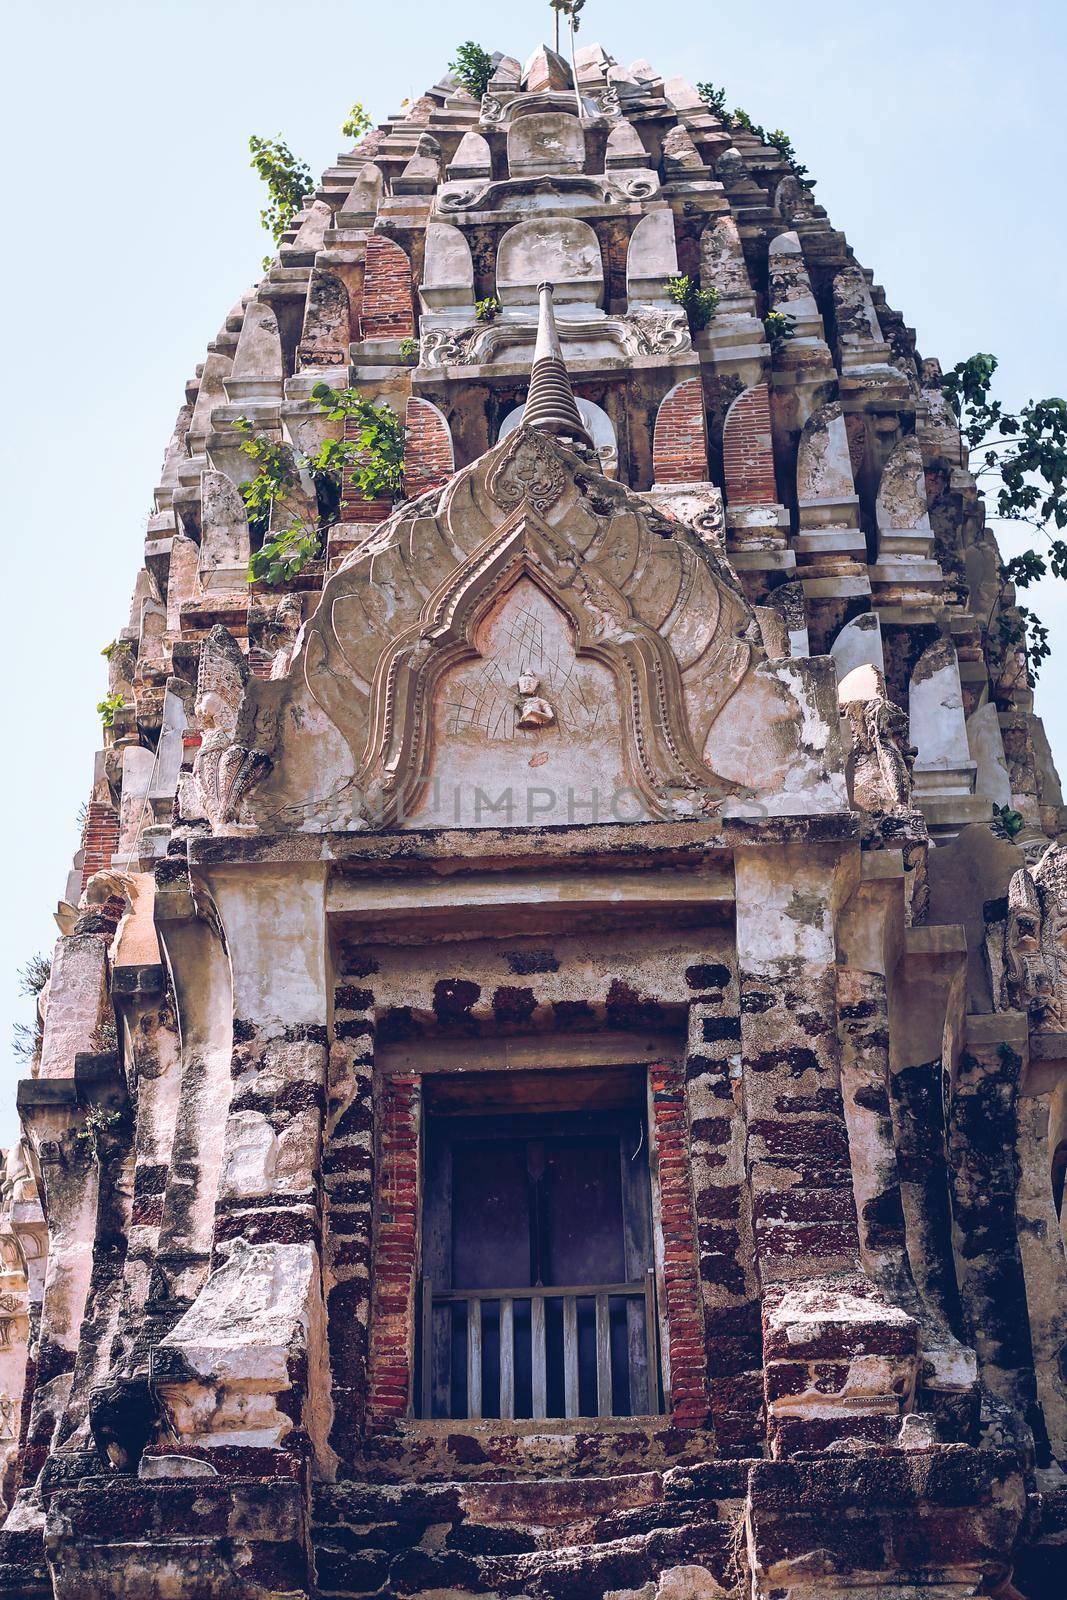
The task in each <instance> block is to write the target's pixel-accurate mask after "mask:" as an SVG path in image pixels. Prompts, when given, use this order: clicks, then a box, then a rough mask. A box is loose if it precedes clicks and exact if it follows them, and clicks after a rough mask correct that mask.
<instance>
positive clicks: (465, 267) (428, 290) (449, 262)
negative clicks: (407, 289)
mask: <svg viewBox="0 0 1067 1600" xmlns="http://www.w3.org/2000/svg"><path fill="white" fill-rule="evenodd" d="M419 299H420V300H421V302H422V308H423V310H424V311H429V312H434V311H446V310H447V311H455V310H457V309H459V308H465V309H466V308H469V311H470V316H471V317H472V318H473V316H474V263H473V260H472V259H471V249H470V245H469V244H468V243H467V241H466V239H465V238H464V237H463V235H462V233H460V231H459V229H458V228H454V227H453V226H452V224H451V223H449V222H431V223H428V224H427V227H426V254H425V260H424V264H423V272H422V283H421V284H420V285H419Z"/></svg>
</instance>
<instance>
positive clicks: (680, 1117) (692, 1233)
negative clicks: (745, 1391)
mask: <svg viewBox="0 0 1067 1600" xmlns="http://www.w3.org/2000/svg"><path fill="white" fill-rule="evenodd" d="M650 1073H651V1084H652V1115H653V1123H654V1130H655V1141H656V1152H657V1171H658V1174H659V1195H660V1221H661V1225H662V1228H663V1256H664V1260H663V1283H664V1298H665V1301H666V1304H665V1305H664V1306H663V1308H662V1309H663V1312H664V1314H665V1320H666V1324H667V1349H668V1354H669V1357H670V1373H671V1375H670V1396H669V1399H670V1410H671V1420H672V1421H673V1423H674V1425H675V1427H676V1428H701V1427H704V1426H705V1424H706V1422H707V1417H708V1370H707V1355H706V1351H705V1345H704V1317H703V1311H702V1308H701V1302H700V1288H699V1280H698V1277H697V1239H696V1218H695V1216H694V1212H693V1190H692V1179H691V1162H690V1157H689V1127H688V1122H687V1119H686V1113H685V1083H684V1077H683V1073H682V1069H681V1067H679V1066H675V1065H670V1066H656V1067H652V1068H651V1069H650Z"/></svg>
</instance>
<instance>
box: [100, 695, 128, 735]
mask: <svg viewBox="0 0 1067 1600" xmlns="http://www.w3.org/2000/svg"><path fill="white" fill-rule="evenodd" d="M125 705H126V699H125V696H124V695H121V694H117V693H116V694H108V695H105V696H104V698H103V699H102V700H101V701H99V702H98V704H97V707H96V709H97V712H98V713H99V716H100V721H101V722H102V723H103V725H104V727H105V728H113V727H114V726H115V718H116V717H117V716H118V714H119V712H120V711H121V710H122V709H123V708H124V707H125Z"/></svg>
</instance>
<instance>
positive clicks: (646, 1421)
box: [0, 46, 1067, 1600]
mask: <svg viewBox="0 0 1067 1600" xmlns="http://www.w3.org/2000/svg"><path fill="white" fill-rule="evenodd" d="M577 74H578V83H577V87H576V86H575V84H574V83H573V82H572V78H571V72H570V69H569V68H568V67H567V66H566V65H565V64H564V63H563V62H562V61H561V60H560V58H558V57H556V56H554V55H553V54H552V53H551V52H547V51H545V50H543V49H542V50H539V51H538V52H536V53H535V54H534V55H533V57H532V58H531V59H530V61H529V62H528V63H527V65H526V66H525V67H521V66H520V65H519V63H518V62H517V61H515V60H513V59H511V58H508V57H498V58H496V59H495V75H494V76H493V78H492V81H491V82H490V84H489V86H488V92H487V93H486V94H485V96H484V97H483V98H482V100H481V101H480V103H478V102H476V101H475V100H473V99H472V98H471V97H470V96H469V95H468V94H466V93H464V92H462V91H460V90H459V89H458V88H457V86H456V84H455V83H454V82H453V81H452V80H451V79H444V80H442V82H440V83H438V84H437V85H436V86H435V87H434V88H432V89H431V90H430V91H429V92H428V93H427V94H426V95H424V96H423V97H422V99H420V100H419V101H418V102H417V103H416V104H415V105H413V106H412V107H410V109H409V110H407V112H406V113H405V114H403V115H401V116H400V117H397V118H394V119H392V120H390V121H389V122H387V123H385V124H384V125H383V126H382V127H380V128H378V129H377V130H375V131H374V132H373V133H372V134H371V135H370V136H369V137H368V138H367V139H366V140H365V141H364V142H363V144H362V145H361V146H360V147H359V148H358V149H355V150H353V151H351V152H350V153H348V154H346V155H343V156H341V157H340V158H339V160H338V163H337V165H336V166H335V167H333V168H331V169H330V170H329V171H328V172H326V174H325V175H324V177H323V179H322V183H321V186H320V187H319V188H318V189H317V191H316V192H315V194H314V196H313V197H312V198H310V199H309V200H308V202H307V204H306V206H305V209H304V211H303V213H302V214H301V215H300V217H299V218H298V219H297V225H296V226H295V228H294V230H293V231H292V232H291V233H290V234H289V235H288V236H287V237H286V239H285V241H284V242H283V244H282V247H281V249H280V252H279V255H278V258H277V260H276V261H275V262H274V264H273V265H272V266H271V267H270V268H269V270H268V271H267V273H266V275H265V276H264V277H263V279H262V280H261V282H260V283H259V284H258V285H257V287H256V288H255V289H253V290H252V291H250V292H249V293H248V294H246V295H245V296H243V297H242V299H241V300H240V301H239V302H238V304H237V305H235V306H234V308H233V310H232V311H231V312H230V313H229V314H228V316H227V317H226V318H225V320H224V322H223V325H222V327H221V329H220V331H219V334H218V336H217V338H216V339H215V340H214V341H213V343H212V344H211V345H210V346H209V347H208V351H207V354H206V357H205V360H204V362H203V365H202V366H200V367H199V368H198V369H197V374H196V377H195V378H194V379H193V380H192V381H191V382H190V383H189V385H188V386H187V390H186V402H185V404H184V406H183V407H182V409H181V411H180V412H179V415H178V421H177V424H176V427H175V431H174V436H173V439H172V441H171V443H170V446H169V448H168V450H167V455H166V461H165V466H164V470H163V476H162V482H161V484H160V486H159V488H158V489H157V490H156V512H155V515H154V516H153V517H152V519H151V523H150V526H149V529H148V539H147V544H146V548H145V565H144V568H143V570H142V571H141V573H140V574H139V575H138V578H137V581H136V586H135V590H134V601H133V608H132V612H131V616H130V620H129V625H128V626H127V627H126V628H125V629H124V630H123V631H122V633H121V634H120V636H119V639H118V640H117V642H116V647H115V649H114V650H113V651H112V653H111V658H110V665H111V676H112V682H111V700H110V708H111V715H112V719H113V720H112V725H111V727H110V729H109V731H108V732H107V734H106V737H105V748H104V750H103V751H102V752H101V754H100V756H99V758H98V762H97V768H96V773H95V779H94V783H93V790H92V796H91V804H90V808H89V819H88V823H87V829H86V837H85V844H84V849H83V852H82V854H81V857H80V858H79V861H78V866H77V871H76V876H75V881H74V882H73V884H72V885H71V887H69V888H68V891H67V896H66V900H65V902H64V903H63V905H62V906H61V908H60V913H59V921H60V925H61V937H60V939H59V943H58V945H57V947H56V952H55V957H54V960H53V964H52V976H51V982H50V986H49V989H48V992H47V995H46V997H45V1000H44V1003H43V1005H42V1012H43V1031H42V1038H41V1044H40V1049H39V1052H38V1058H37V1060H36V1062H35V1070H34V1073H33V1075H32V1076H31V1077H30V1078H28V1079H27V1080H26V1081H25V1082H23V1083H22V1085H21V1089H20V1097H19V1105H20V1109H21V1114H22V1120H23V1125H24V1129H25V1140H24V1144H23V1146H22V1147H21V1150H20V1151H17V1152H15V1153H14V1154H13V1156H12V1157H11V1158H10V1159H9V1162H8V1169H7V1175H6V1177H5V1180H4V1185H3V1206H2V1215H0V1250H2V1251H3V1260H4V1271H5V1272H6V1273H7V1274H8V1278H9V1279H10V1284H11V1292H10V1294H9V1296H8V1298H9V1299H10V1300H11V1302H12V1307H13V1310H12V1312H11V1324H10V1325H11V1327H12V1328H14V1330H15V1331H14V1333H13V1334H12V1338H13V1339H14V1345H15V1347H16V1348H17V1349H19V1350H21V1349H22V1348H23V1340H24V1338H25V1328H26V1327H27V1326H28V1327H29V1330H30V1333H29V1342H28V1359H27V1361H26V1365H25V1376H24V1378H23V1374H22V1371H21V1369H20V1370H19V1371H18V1372H17V1373H15V1372H14V1371H12V1372H11V1373H10V1374H8V1375H7V1376H5V1377H4V1380H3V1381H4V1382H5V1383H7V1384H8V1389H9V1393H8V1395H7V1398H8V1400H9V1402H10V1403H9V1406H8V1413H7V1415H8V1420H9V1424H10V1426H9V1434H10V1437H11V1440H12V1442H13V1444H14V1442H15V1441H16V1436H17V1448H16V1449H15V1451H14V1454H13V1459H12V1461H11V1465H10V1469H9V1471H8V1474H7V1479H6V1489H5V1494H6V1498H7V1499H8V1502H9V1504H10V1506H11V1510H10V1512H9V1515H8V1519H7V1523H6V1526H5V1529H4V1531H3V1533H2V1534H0V1593H3V1594H13V1595H14V1594H17V1595H20V1596H40V1597H44V1596H49V1597H50V1596H53V1595H54V1596H56V1597H57V1600H83V1597H101V1596H104V1597H106V1596H115V1597H119V1596H122V1597H127V1600H129V1597H133V1600H164V1597H176V1596H181V1597H188V1600H205V1597H218V1600H223V1597H226V1600H232V1597H239V1600H267V1597H274V1600H282V1597H284V1600H296V1597H310V1596H316V1597H322V1600H327V1597H331V1600H342V1597H347V1600H356V1597H360V1600H367V1597H370V1596H410V1597H412V1600H420V1597H422V1600H431V1597H433V1600H442V1597H445V1596H447V1597H449V1600H464V1597H468V1596H470V1597H473V1596H491V1597H511V1600H601V1597H604V1600H607V1597H611V1600H704V1597H707V1596H723V1595H729V1596H733V1597H736V1600H741V1597H747V1600H772V1597H773V1600H830V1597H836V1596H842V1597H844V1596H848V1597H851V1600H875V1597H897V1600H919V1597H923V1600H950V1597H951V1600H957V1597H960V1600H962V1597H965V1596H977V1595H984V1596H990V1597H992V1596H1000V1597H1002V1600H1011V1597H1017V1596H1018V1595H1020V1594H1022V1595H1025V1596H1026V1597H1027V1600H1063V1596H1064V1595H1065V1594H1067V1576H1065V1571H1067V1568H1065V1564H1064V1556H1065V1551H1064V1539H1065V1537H1067V1534H1065V1532H1064V1529H1065V1527H1067V1492H1065V1490H1064V1488H1063V1487H1062V1486H1061V1485H1062V1484H1063V1481H1064V1480H1063V1476H1062V1470H1061V1469H1062V1467H1063V1465H1064V1464H1065V1463H1067V1344H1065V1338H1067V1328H1065V1301H1064V1289H1065V1285H1067V1271H1065V1264H1064V1249H1063V1241H1062V1236H1061V1230H1060V1222H1059V1216H1058V1211H1059V1206H1060V1201H1061V1197H1062V1187H1063V1172H1064V1165H1065V1156H1067V1089H1065V1083H1067V1076H1065V1073H1067V856H1065V855H1064V852H1063V850H1062V848H1061V846H1060V844H1059V843H1058V842H1057V841H1058V835H1059V832H1060V830H1061V828H1063V827H1064V824H1065V813H1064V809H1063V805H1062V801H1061V794H1060V788H1059V784H1058V781H1057V778H1056V774H1055V771H1054V769H1053V766H1052V762H1051V758H1050V755H1049V751H1048V747H1047V744H1046V741H1045V737H1044V734H1043V732H1042V729H1041V726H1040V723H1039V722H1038V721H1037V719H1036V718H1035V717H1034V715H1033V710H1032V695H1031V691H1030V687H1029V685H1028V682H1027V678H1026V673H1025V665H1024V663H1023V662H1022V661H1021V660H1020V659H1019V658H1018V657H1017V656H1016V655H1015V654H1012V653H1011V652H1009V653H1008V654H1007V655H1005V654H1004V652H1003V651H1001V652H1000V653H999V654H998V653H996V652H995V651H994V649H993V646H992V645H991V643H990V641H991V640H993V639H994V638H995V637H996V635H997V630H996V627H995V620H996V616H997V608H998V606H999V607H1000V608H1001V609H1002V610H1003V609H1004V608H1007V607H1009V606H1010V605H1011V603H1012V597H1011V595H1010V593H1005V594H1002V595H1000V597H999V599H998V584H997V578H996V571H997V553H996V549H995V546H994V543H993V541H992V538H991V536H990V535H989V533H988V532H987V531H986V529H985V526H984V521H983V514H982V507H981V502H980V500H979V499H978V497H977V494H976V491H975V485H974V480H973V479H972V477H971V476H970V475H969V473H968V472H967V470H966V469H965V466H964V463H963V457H962V455H961V445H960V436H959V432H958V429H957V427H956V424H955V420H954V417H953V414H952V412H951V410H950V409H949V408H948V406H947V404H946V402H945V401H944V399H943V398H942V392H941V388H940V386H939V381H938V380H939V369H938V367H937V363H936V362H935V361H932V360H920V358H919V356H918V355H917V353H916V350H915V342H914V338H913V336H912V335H911V334H910V332H909V331H908V329H907V327H906V326H905V325H904V323H903V321H902V319H901V318H900V316H899V315H898V314H897V313H895V312H893V311H891V310H890V309H889V307H888V305H887V304H886V301H885V299H884V296H883V294H882V291H881V290H880V289H879V288H878V287H877V286H876V285H875V284H874V282H873V281H872V278H871V275H870V274H869V273H868V272H867V271H866V270H865V269H864V268H863V267H861V266H860V265H859V264H858V263H857V262H856V261H855V259H854V257H853V255H852V253H851V251H850V249H849V247H848V244H847V242H846V240H845V238H844V236H843V235H842V234H841V233H839V232H837V231H836V230H835V229H834V228H833V227H832V225H831V223H830V222H829V220H828V218H827V217H826V215H825V213H824V212H823V210H822V209H821V208H820V207H819V206H818V205H817V204H816V203H815V200H814V198H813V196H812V192H811V190H810V189H809V188H808V187H806V186H805V185H804V183H803V182H801V181H799V180H798V178H797V177H796V176H795V174H794V173H793V172H792V171H791V169H790V167H789V166H788V165H787V163H786V162H785V161H784V160H783V158H782V156H781V154H780V153H779V151H778V150H776V149H770V148H767V147H764V146H763V145H761V144H760V143H759V141H758V139H757V138H756V137H755V136H754V135H752V134H750V133H747V132H744V131H731V129H730V128H729V127H727V126H725V125H724V124H723V123H722V122H721V121H719V120H717V118H716V117H715V116H714V115H712V114H711V113H710V111H709V110H708V108H707V107H706V105H705V104H703V103H702V102H701V99H700V98H699V96H698V95H697V93H696V92H695V91H694V90H693V89H692V88H690V87H689V86H688V85H686V84H685V83H682V82H680V81H678V80H671V81H668V82H666V83H665V82H664V81H663V80H662V79H661V78H660V77H658V76H657V75H656V73H655V71H654V70H653V68H652V67H650V66H648V65H647V64H646V63H645V62H643V61H640V62H636V63H634V64H633V65H632V66H631V67H629V68H622V67H620V66H617V65H616V64H615V63H614V62H613V61H612V59H611V57H610V56H608V55H607V54H605V52H604V51H603V50H601V49H600V48H599V47H596V46H594V47H591V48H589V49H586V50H584V51H582V52H581V53H580V54H579V56H578V62H577ZM685 276H688V277H689V278H690V279H691V280H692V285H696V284H699V285H700V286H701V287H702V289H703V290H704V291H705V292H707V291H716V292H717V295H718V301H717V305H716V306H715V307H714V314H713V315H712V316H711V317H710V320H707V319H706V314H707V311H708V308H709V302H708V300H707V299H705V300H704V301H703V302H698V303H695V304H694V307H693V311H692V314H691V315H690V314H689V313H688V312H687V311H686V310H685V309H682V307H681V306H680V305H679V304H677V303H675V300H674V298H673V297H672V294H671V289H672V287H673V289H674V290H675V292H676V293H677V292H678V284H677V280H678V279H679V278H680V277H685ZM476 307H477V309H476ZM701 322H705V325H704V326H702V327H701V326H699V324H700V323H701ZM416 341H417V343H416ZM323 384H325V385H327V386H328V387H327V389H326V390H324V389H323V388H322V387H321V386H322V385H323ZM352 387H354V388H358V390H359V391H360V393H361V394H362V396H363V397H364V399H365V400H367V401H371V402H373V403H374V404H375V405H377V406H382V405H387V406H388V407H390V408H392V411H393V413H394V414H395V415H396V417H398V418H400V419H402V422H403V428H404V436H403V438H404V458H403V485H402V488H398V490H397V493H396V495H395V496H393V495H390V494H388V493H384V492H383V493H380V494H377V495H376V497H375V498H371V499H368V498H366V492H367V489H366V484H367V481H368V480H366V479H363V480H361V481H362V487H361V486H360V483H357V482H356V480H355V477H354V471H355V469H354V468H353V465H352V462H351V460H349V462H348V464H347V466H346V467H345V468H344V470H343V473H342V478H341V480H340V481H338V480H337V479H336V478H334V479H331V478H330V475H329V472H328V471H325V470H323V468H322V462H323V461H324V460H327V459H328V458H329V457H330V454H331V451H333V452H334V454H335V455H336V452H337V450H338V448H339V447H344V446H345V445H346V443H347V445H348V446H349V447H350V448H349V455H350V456H351V453H352V451H351V447H352V446H353V445H355V446H357V447H358V449H360V450H364V452H365V458H366V459H367V460H369V459H370V454H371V452H372V445H371V443H368V441H367V439H366V437H365V436H364V434H362V433H361V432H360V429H361V428H362V426H363V423H362V422H361V421H360V414H358V413H357V411H355V410H353V406H354V405H355V402H354V401H352V399H351V396H348V399H347V400H346V399H345V396H346V394H347V391H348V390H349V389H350V388H352ZM331 393H332V394H333V395H334V399H333V400H332V401H331V400H330V398H329V396H330V394H331ZM324 394H325V395H326V397H327V398H326V399H325V400H324V398H323V396H324ZM338 396H339V397H341V403H338V401H337V397H338ZM524 406H526V408H527V409H526V413H525V415H524V410H523V408H524ZM257 441H258V442H257ZM242 445H246V446H250V447H251V449H252V451H253V454H252V455H250V454H249V451H248V450H247V449H244V450H243V449H242V448H241V447H242ZM324 447H326V448H325V451H324ZM265 452H266V454H265ZM257 453H258V458H257V459H253V455H256V454H257ZM268 458H269V461H271V462H273V463H274V466H275V467H278V464H279V463H281V468H280V471H281V478H280V479H279V482H280V483H281V489H280V490H279V492H278V494H277V495H275V496H274V499H273V503H272V504H270V505H269V507H268V512H269V516H268V515H266V514H265V513H264V511H263V508H262V506H256V505H251V506H250V505H249V503H248V502H249V496H248V494H247V493H246V494H242V493H241V492H239V485H241V484H242V483H243V484H248V483H250V482H251V481H253V480H257V477H258V475H260V474H261V471H262V469H263V464H264V462H265V461H267V460H268ZM361 459H363V458H361ZM316 461H317V462H318V463H319V465H318V466H317V467H316V466H315V465H314V463H315V462H316ZM309 463H310V465H309ZM331 484H332V492H333V498H332V500H331V498H330V494H331ZM251 498H252V499H254V498H255V497H254V496H252V497H251ZM279 534H285V535H286V536H287V537H289V536H290V535H291V536H292V538H293V539H295V540H297V542H299V540H303V541H304V543H305V548H304V549H303V554H302V556H301V558H300V559H299V560H294V561H292V562H291V564H290V565H289V566H288V567H287V568H286V570H285V572H284V573H281V574H280V575H279V574H277V573H276V574H275V577H276V578H278V579H279V581H275V582H271V581H269V580H268V581H258V582H256V583H255V584H253V585H252V586H251V587H250V585H249V582H248V576H247V567H248V562H249V558H250V554H253V553H254V552H255V551H256V550H257V549H258V548H259V547H261V546H262V545H263V544H264V541H266V542H267V543H268V544H270V543H271V542H272V541H275V542H276V541H277V540H278V536H279ZM319 537H321V549H320V550H319V553H318V554H317V555H316V554H315V553H314V552H315V550H316V548H317V546H316V538H319ZM994 805H997V806H1009V807H1011V808H1012V809H1013V810H1014V811H1016V812H1018V813H1019V814H1020V816H1021V818H1022V819H1023V823H1024V826H1023V827H1022V830H1021V832H1018V835H1017V837H1016V838H1015V839H1014V840H1012V839H1009V838H1008V837H1007V836H1006V832H1005V829H1004V828H1003V827H1002V826H1001V827H996V826H994V824H993V823H992V821H991V819H992V817H993V807H994ZM1009 831H1010V830H1009ZM38 1194H39V1196H40V1204H41V1205H43V1211H44V1218H45V1220H46V1223H47V1248H48V1257H47V1269H46V1271H45V1272H44V1273H43V1274H42V1272H41V1265H40V1263H41V1258H42V1256H43V1254H44V1250H43V1240H42V1232H43V1229H42V1225H41V1221H40V1210H39V1209H38V1198H37V1197H38ZM35 1230H36V1231H35ZM35 1263H36V1264H35ZM42 1281H43V1292H42ZM5 1303H6V1302H5ZM20 1319H21V1320H20ZM4 1326H8V1324H7V1323H5V1324H4ZM20 1329H21V1330H22V1331H21V1332H20V1331H19V1330H20ZM5 1359H6V1358H5ZM20 1359H21V1358H20ZM3 1372H4V1373H6V1372H7V1369H6V1368H4V1369H3ZM23 1384H24V1395H23V1400H22V1406H21V1422H19V1419H18V1415H17V1414H16V1412H17V1408H15V1406H14V1402H15V1400H17V1398H18V1395H19V1393H21V1392H22V1388H23Z"/></svg>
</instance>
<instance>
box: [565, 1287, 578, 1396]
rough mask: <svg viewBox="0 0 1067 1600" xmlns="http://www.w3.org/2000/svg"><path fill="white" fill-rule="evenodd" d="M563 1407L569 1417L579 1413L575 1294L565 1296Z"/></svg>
mask: <svg viewBox="0 0 1067 1600" xmlns="http://www.w3.org/2000/svg"><path fill="white" fill-rule="evenodd" d="M563 1402H564V1404H563V1409H564V1413H565V1414H566V1415H567V1416H568V1417H576V1416H577V1415H578V1301H577V1298H576V1297H575V1296H574V1295H573V1294H568V1295H564V1297H563Z"/></svg>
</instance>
